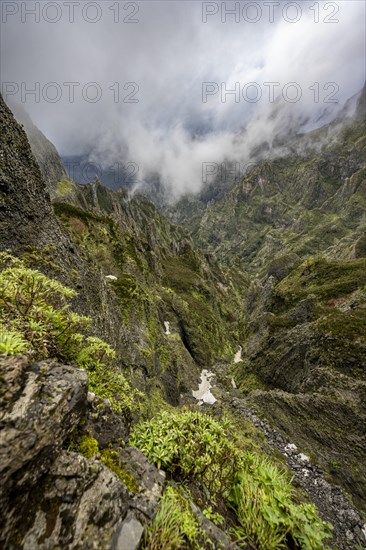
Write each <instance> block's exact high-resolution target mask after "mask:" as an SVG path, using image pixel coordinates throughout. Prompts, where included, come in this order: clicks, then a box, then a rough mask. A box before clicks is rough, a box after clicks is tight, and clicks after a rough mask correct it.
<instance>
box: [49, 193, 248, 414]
mask: <svg viewBox="0 0 366 550" xmlns="http://www.w3.org/2000/svg"><path fill="white" fill-rule="evenodd" d="M76 188H77V192H79V193H80V192H81V193H82V194H83V198H84V199H85V201H86V203H87V204H88V207H87V209H85V208H84V209H81V208H80V207H77V206H74V205H73V204H69V203H67V202H58V201H57V199H56V200H55V201H54V210H55V212H56V214H57V216H58V218H59V219H60V221H61V222H62V223H63V225H64V226H65V227H66V228H67V229H68V230H69V231H70V234H71V236H72V239H73V241H74V242H75V243H76V244H77V245H78V246H80V247H82V248H83V249H84V250H85V251H86V252H87V253H88V254H89V255H90V256H91V257H92V258H93V259H94V261H95V262H96V263H97V264H98V265H99V266H100V268H101V269H102V270H103V273H104V274H105V276H112V277H113V279H112V280H110V282H109V284H110V287H111V289H112V290H113V292H114V293H115V295H116V297H117V300H118V303H119V306H120V309H121V312H122V318H123V325H122V327H123V334H124V339H125V353H124V355H123V358H122V361H123V363H124V365H125V366H129V367H130V368H131V367H132V369H133V370H134V375H135V377H136V378H135V382H136V383H137V384H138V385H141V377H143V378H145V379H147V381H148V386H152V387H157V388H158V390H160V389H161V388H165V389H166V393H164V397H165V398H166V399H167V400H168V401H169V402H170V403H172V404H178V402H179V395H180V394H183V393H187V392H188V393H190V385H191V384H192V376H193V379H195V378H197V375H198V370H197V367H198V366H206V367H207V366H210V365H212V364H213V363H214V362H215V361H217V360H219V359H222V360H227V361H230V358H231V356H232V355H233V354H234V352H235V350H236V347H237V342H238V341H239V339H240V328H241V313H240V310H241V302H240V297H239V295H238V293H237V291H236V287H237V286H238V282H239V281H238V278H240V277H241V275H240V274H239V273H238V272H236V278H235V277H234V275H235V273H234V272H233V275H232V276H230V275H229V274H227V273H225V272H223V271H222V269H220V268H219V266H218V265H217V264H216V263H215V262H210V261H209V259H207V258H205V256H204V255H203V254H202V253H201V252H199V251H197V250H195V249H194V247H193V244H192V242H191V240H190V238H189V237H188V235H187V233H186V232H185V231H184V230H182V229H180V228H177V227H175V226H173V225H171V224H170V223H169V222H168V221H167V220H166V219H165V218H164V217H163V216H161V215H160V214H159V213H158V212H157V210H156V209H155V207H154V206H153V205H152V204H151V203H149V202H148V201H147V200H146V199H145V198H144V197H142V196H136V197H134V198H132V199H131V198H129V197H128V194H127V192H125V191H123V190H122V191H120V192H118V193H114V192H112V191H110V190H108V189H106V188H104V187H103V186H101V185H100V184H99V183H98V182H96V183H95V184H91V185H89V186H84V187H78V186H76ZM70 195H71V192H70ZM63 200H64V201H65V200H67V197H65V196H64V197H63ZM165 323H169V331H167V330H166V325H165ZM223 327H225V330H222V329H223ZM167 332H170V333H171V334H166V333H167ZM139 379H140V380H139ZM149 380H150V382H149Z"/></svg>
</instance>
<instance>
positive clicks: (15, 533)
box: [0, 357, 165, 550]
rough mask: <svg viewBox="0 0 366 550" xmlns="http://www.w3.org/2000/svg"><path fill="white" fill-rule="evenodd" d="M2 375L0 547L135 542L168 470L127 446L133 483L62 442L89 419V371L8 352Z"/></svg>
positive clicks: (127, 549) (119, 547)
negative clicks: (36, 360)
mask: <svg viewBox="0 0 366 550" xmlns="http://www.w3.org/2000/svg"><path fill="white" fill-rule="evenodd" d="M1 379H2V388H1V397H0V399H1V401H0V407H1V416H0V433H1V436H0V464H1V469H0V542H1V544H2V545H3V547H5V548H24V549H34V548H40V549H50V548H55V547H61V548H75V549H76V548H86V549H94V548H98V549H104V548H105V549H110V548H113V549H116V550H133V549H134V548H137V547H138V545H139V543H140V540H141V537H142V535H143V531H144V523H145V522H146V521H147V520H149V519H151V518H152V517H153V516H154V514H155V512H156V509H157V502H158V500H159V497H160V496H161V492H162V489H163V485H164V479H165V477H164V475H163V474H162V473H161V472H159V471H158V470H157V469H156V468H155V467H154V466H153V465H152V464H150V463H149V462H148V461H147V459H146V458H145V457H144V456H143V455H142V454H141V453H140V451H138V450H137V449H125V450H123V453H122V454H121V457H120V460H121V464H123V466H124V468H125V470H126V471H128V472H129V477H130V478H131V479H133V480H134V481H133V491H132V489H131V487H129V488H128V487H127V486H126V485H125V483H124V482H123V481H122V480H121V479H120V478H119V477H118V476H117V475H116V474H115V473H114V472H113V471H111V470H110V469H109V468H108V467H107V466H106V465H105V464H103V463H102V462H101V460H100V457H99V456H98V455H97V456H95V457H94V458H92V459H87V458H85V457H83V456H81V455H80V454H78V453H77V452H71V451H69V450H67V448H65V444H66V442H67V440H69V438H70V434H71V433H72V432H73V430H75V428H76V427H77V426H78V425H79V424H80V423H81V422H84V423H85V420H86V409H87V386H88V378H87V374H86V372H85V371H83V370H80V369H77V368H75V367H73V366H67V365H60V364H58V363H53V362H52V361H42V362H39V363H32V362H30V361H29V359H28V358H27V357H13V358H8V359H4V358H3V359H2V360H1ZM115 436H116V434H115ZM132 542H133V544H132Z"/></svg>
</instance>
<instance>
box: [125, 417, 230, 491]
mask: <svg viewBox="0 0 366 550" xmlns="http://www.w3.org/2000/svg"><path fill="white" fill-rule="evenodd" d="M229 429H230V425H228V424H227V423H223V424H221V423H220V422H218V421H217V420H215V419H214V418H211V417H210V416H207V415H203V414H201V413H199V412H192V411H183V412H182V411H171V412H163V413H161V414H159V415H157V416H156V417H154V418H153V419H152V420H150V421H148V422H145V423H142V424H139V425H138V426H136V427H135V428H134V430H133V432H132V434H131V439H130V443H131V444H132V445H135V446H136V447H138V448H139V449H140V450H141V451H142V452H143V453H144V454H146V456H147V457H148V458H149V459H150V460H151V461H152V462H154V463H155V464H157V466H158V468H163V469H164V470H166V471H167V472H169V473H170V474H171V475H172V477H173V478H174V479H176V480H177V481H184V480H186V479H189V480H197V481H198V482H200V483H203V484H204V485H205V486H206V487H207V488H208V490H209V491H210V492H211V493H212V494H216V493H221V494H222V493H225V491H227V489H228V487H229V486H230V483H231V480H232V479H233V476H234V472H235V469H236V468H237V464H238V462H240V457H239V453H238V450H237V449H236V447H235V446H234V444H233V443H231V441H230V440H229V438H228V432H229Z"/></svg>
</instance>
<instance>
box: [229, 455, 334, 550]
mask: <svg viewBox="0 0 366 550" xmlns="http://www.w3.org/2000/svg"><path fill="white" fill-rule="evenodd" d="M230 502H231V506H232V507H233V509H234V510H235V512H236V515H237V518H238V521H239V524H240V526H239V527H237V528H235V529H234V536H235V538H236V539H237V540H238V541H240V542H241V543H244V542H245V543H247V544H249V545H250V546H251V547H252V546H253V547H255V548H259V549H263V550H275V549H277V548H286V547H287V544H288V543H290V544H291V543H292V544H293V543H295V545H296V548H301V549H302V550H324V549H325V548H326V546H325V545H324V540H325V539H326V538H328V537H329V536H330V533H331V529H332V527H331V525H330V524H329V523H325V522H323V521H322V520H321V519H320V518H319V516H318V514H317V510H316V507H315V506H314V504H295V502H294V500H293V489H292V486H291V484H290V482H289V480H288V479H287V477H286V475H285V474H284V473H282V472H280V471H279V469H278V468H277V467H276V466H275V465H274V464H273V463H271V462H270V461H269V460H268V459H266V458H262V457H260V456H258V455H252V454H248V455H247V456H246V460H245V462H244V465H243V467H242V469H241V470H239V471H238V473H237V477H236V480H235V483H234V485H233V488H232V492H231V495H230Z"/></svg>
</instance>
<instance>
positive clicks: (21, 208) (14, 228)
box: [0, 97, 59, 248]
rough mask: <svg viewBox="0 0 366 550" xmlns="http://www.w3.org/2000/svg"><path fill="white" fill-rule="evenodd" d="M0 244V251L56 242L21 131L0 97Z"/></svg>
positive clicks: (37, 173)
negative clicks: (0, 247) (52, 240)
mask: <svg viewBox="0 0 366 550" xmlns="http://www.w3.org/2000/svg"><path fill="white" fill-rule="evenodd" d="M0 191H1V200H0V217H1V224H0V242H1V246H2V248H13V247H14V245H16V246H18V247H22V246H24V245H26V244H34V245H37V246H42V245H43V246H45V245H47V244H49V242H50V239H49V234H50V233H52V234H53V239H54V240H57V237H58V233H59V230H58V226H57V224H56V223H55V220H54V217H53V213H52V208H51V203H50V198H49V194H48V191H47V189H46V187H45V185H44V182H43V178H42V174H41V171H40V169H39V167H38V165H37V163H36V161H35V160H34V157H33V154H32V151H31V148H30V146H29V143H28V140H27V137H26V135H25V133H24V131H23V129H22V128H21V127H20V126H19V124H18V123H17V122H16V121H15V119H14V117H13V115H12V113H11V112H10V110H9V109H8V107H7V106H6V105H5V103H4V101H3V99H2V98H1V97H0Z"/></svg>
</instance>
